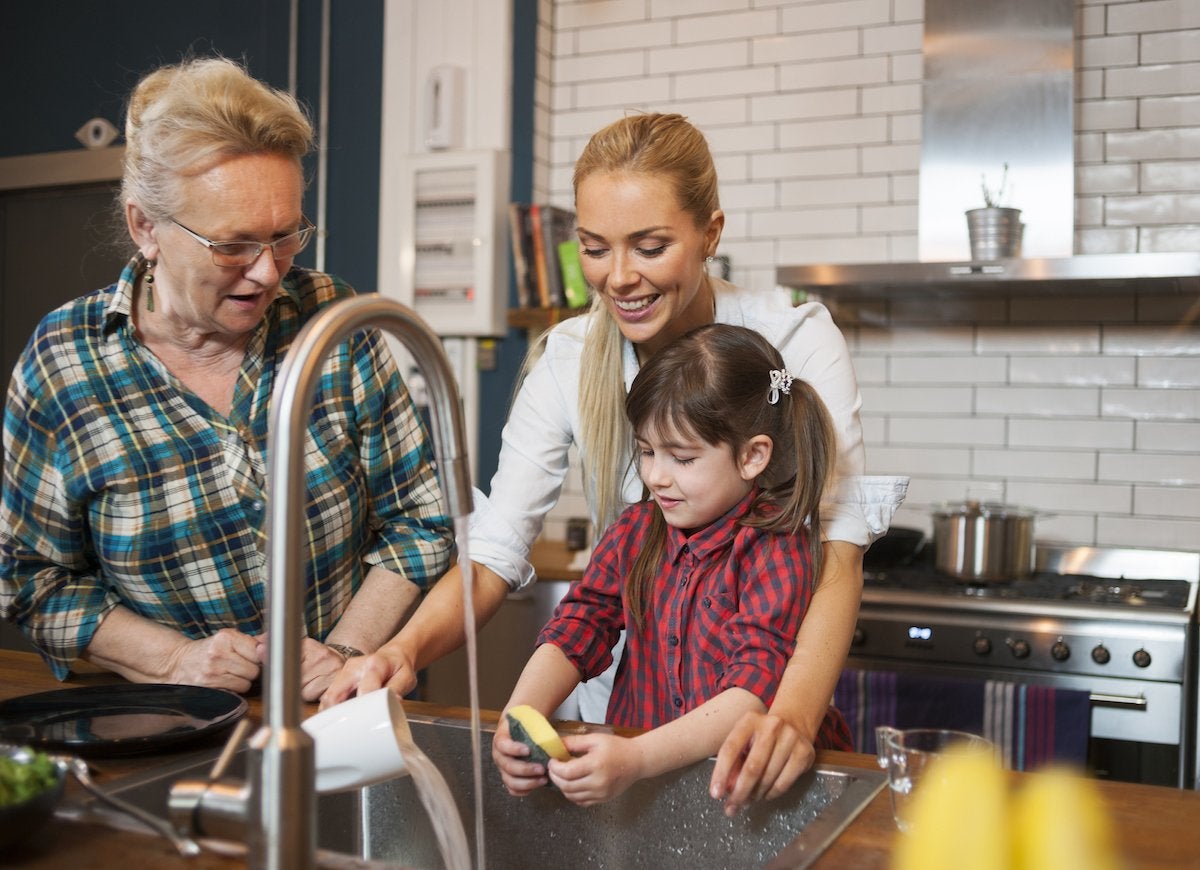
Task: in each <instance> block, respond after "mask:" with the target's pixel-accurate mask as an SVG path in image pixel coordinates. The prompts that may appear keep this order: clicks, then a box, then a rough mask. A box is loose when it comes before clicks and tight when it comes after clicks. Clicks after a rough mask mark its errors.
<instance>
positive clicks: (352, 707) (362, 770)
mask: <svg viewBox="0 0 1200 870" xmlns="http://www.w3.org/2000/svg"><path fill="white" fill-rule="evenodd" d="M303 727H304V730H305V731H307V732H308V734H309V736H310V737H312V739H313V742H314V743H315V745H316V768H317V791H318V792H320V793H321V794H328V793H329V792H335V791H347V790H349V789H355V788H362V787H363V786H367V785H374V784H375V783H377V782H383V781H385V780H388V779H393V778H394V777H397V776H400V775H402V774H404V773H407V772H408V763H407V762H406V761H405V757H404V749H403V747H404V746H412V745H413V739H412V732H411V731H410V730H409V727H408V719H407V718H406V717H405V715H404V708H403V707H401V706H400V699H399V698H397V697H396V694H395V693H394V692H392V691H391V690H390V689H388V688H386V687H385V688H382V689H376V690H375V691H374V692H371V693H369V694H367V695H360V696H358V697H355V698H351V699H349V700H348V701H343V702H342V703H340V704H338V705H336V706H334V707H330V708H329V709H327V710H322V711H321V712H320V713H318V714H317V715H315V716H312V717H310V718H309V719H307V720H306V721H305V722H304V725H303Z"/></svg>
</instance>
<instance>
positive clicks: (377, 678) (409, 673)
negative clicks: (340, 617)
mask: <svg viewBox="0 0 1200 870" xmlns="http://www.w3.org/2000/svg"><path fill="white" fill-rule="evenodd" d="M416 685H417V671H416V668H414V667H413V663H412V660H411V659H410V658H409V657H408V655H407V654H405V653H404V652H403V651H402V650H400V649H398V648H396V647H394V646H390V645H388V644H384V645H383V646H381V647H380V648H379V649H378V650H376V651H375V652H373V653H371V654H370V655H365V656H354V657H353V658H351V659H347V660H346V663H345V664H344V665H342V669H341V670H340V671H339V672H338V674H337V676H336V677H334V679H333V682H332V683H331V684H330V686H329V688H328V689H326V690H325V693H324V694H323V695H321V709H322V710H324V709H326V708H327V707H332V706H333V705H334V704H340V703H341V702H342V701H345V700H346V699H347V698H351V697H353V696H354V695H366V694H369V693H370V692H374V691H375V690H376V689H379V688H382V687H384V686H387V687H388V688H389V689H391V690H392V691H393V692H395V693H396V694H397V695H399V696H400V697H404V696H405V695H407V694H408V693H409V692H411V691H412V690H413V689H414V688H416Z"/></svg>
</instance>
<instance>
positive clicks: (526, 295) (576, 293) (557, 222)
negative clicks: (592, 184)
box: [508, 202, 588, 308]
mask: <svg viewBox="0 0 1200 870" xmlns="http://www.w3.org/2000/svg"><path fill="white" fill-rule="evenodd" d="M508 221H509V229H510V231H511V233H512V252H513V267H514V271H515V272H516V277H517V299H518V300H519V302H520V305H521V307H522V308H580V307H583V306H585V305H587V304H588V288H587V282H585V281H584V279H583V268H582V267H581V265H580V262H579V240H578V239H577V238H576V236H575V213H574V212H572V211H568V210H567V209H563V208H559V207H558V206H554V205H545V204H542V203H521V202H514V203H510V204H509V206H508Z"/></svg>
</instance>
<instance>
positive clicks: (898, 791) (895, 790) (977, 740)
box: [875, 725, 995, 831]
mask: <svg viewBox="0 0 1200 870" xmlns="http://www.w3.org/2000/svg"><path fill="white" fill-rule="evenodd" d="M951 746H966V747H969V748H970V749H972V750H974V749H978V750H980V751H984V752H994V751H995V746H994V745H993V744H992V743H991V742H990V741H988V740H985V739H983V738H982V737H980V736H978V735H977V734H969V733H967V732H966V731H950V730H946V729H942V728H910V729H908V730H906V731H901V730H898V729H896V728H892V727H890V726H887V725H880V726H879V727H878V728H876V729H875V753H876V757H877V760H878V761H879V766H880V767H882V768H883V769H884V770H886V771H887V772H888V789H889V790H890V791H891V793H892V818H894V819H895V820H896V827H898V828H899V829H900V830H902V831H908V830H911V828H912V824H911V821H910V819H909V803H910V798H911V796H912V792H913V789H914V788H916V786H917V783H918V782H920V780H921V777H922V775H923V774H924V773H925V768H926V767H927V766H928V765H929V763H930V762H931V761H933V759H934V758H936V757H937V756H938V755H939V754H940V753H942V752H945V751H946V750H947V749H949V748H950V747H951Z"/></svg>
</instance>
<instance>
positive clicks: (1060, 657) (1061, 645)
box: [1050, 640, 1071, 662]
mask: <svg viewBox="0 0 1200 870" xmlns="http://www.w3.org/2000/svg"><path fill="white" fill-rule="evenodd" d="M1050 657H1051V658H1052V659H1054V660H1055V661H1056V662H1065V661H1066V660H1067V659H1069V658H1070V657H1071V648H1070V647H1069V646H1067V644H1066V641H1063V640H1057V641H1055V642H1054V646H1052V647H1050Z"/></svg>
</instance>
